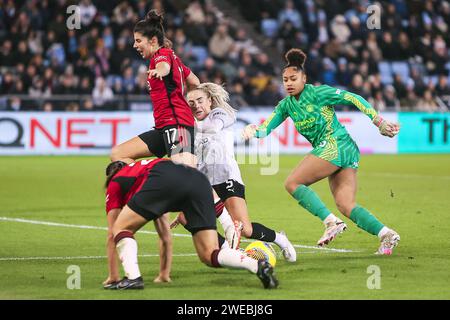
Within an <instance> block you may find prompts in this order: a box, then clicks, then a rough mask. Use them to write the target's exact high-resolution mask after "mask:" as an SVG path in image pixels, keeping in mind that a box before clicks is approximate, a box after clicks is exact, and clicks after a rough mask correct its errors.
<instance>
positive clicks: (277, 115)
mask: <svg viewBox="0 0 450 320" xmlns="http://www.w3.org/2000/svg"><path fill="white" fill-rule="evenodd" d="M335 105H347V106H350V105H354V106H356V107H357V108H358V109H359V110H361V111H362V112H364V113H365V114H366V115H367V116H368V117H369V118H370V119H371V120H373V118H374V117H375V116H376V115H377V112H376V110H375V109H374V108H372V106H371V105H370V104H369V103H368V102H367V101H366V100H365V99H364V98H363V97H361V96H359V95H357V94H354V93H351V92H348V91H345V90H341V89H336V88H333V87H330V86H328V85H321V86H313V85H311V84H306V85H305V88H304V89H303V91H302V93H301V94H300V97H299V99H298V100H297V99H296V98H295V97H294V96H287V97H285V98H284V99H283V100H281V101H280V102H279V103H278V105H277V107H276V108H275V110H274V112H273V113H272V114H271V115H270V116H269V118H267V120H266V121H265V122H264V123H263V124H262V125H261V126H259V128H258V130H257V131H256V137H258V138H263V137H265V136H267V135H269V134H270V133H271V132H272V130H274V129H275V128H276V127H278V126H279V125H280V124H281V123H282V122H283V121H284V120H286V118H287V117H290V118H291V119H292V121H293V122H294V125H295V128H296V129H297V131H298V132H299V133H300V134H301V135H302V136H304V137H305V138H306V139H307V140H308V141H309V142H310V143H311V144H312V146H313V147H314V148H316V147H317V146H318V145H319V144H320V143H321V142H322V141H324V140H325V141H326V140H329V139H330V138H335V139H338V138H343V137H344V136H349V135H348V133H347V130H346V129H345V127H344V126H343V125H341V124H340V123H339V121H338V119H337V117H336V113H335V111H334V106H335Z"/></svg>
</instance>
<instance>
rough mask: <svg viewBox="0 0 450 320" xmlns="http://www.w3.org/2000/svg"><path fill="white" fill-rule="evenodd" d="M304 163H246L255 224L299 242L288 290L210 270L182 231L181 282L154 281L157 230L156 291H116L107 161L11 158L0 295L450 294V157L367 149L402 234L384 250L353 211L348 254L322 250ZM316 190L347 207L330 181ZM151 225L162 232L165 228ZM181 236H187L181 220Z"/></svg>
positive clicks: (384, 217)
mask: <svg viewBox="0 0 450 320" xmlns="http://www.w3.org/2000/svg"><path fill="white" fill-rule="evenodd" d="M301 159H302V156H281V158H280V170H279V172H278V174H276V175H271V176H262V175H260V170H259V166H258V165H249V164H246V165H241V170H242V174H243V178H244V181H245V182H246V186H247V201H248V206H249V210H250V215H251V217H252V219H253V221H257V222H261V223H263V224H265V225H267V226H269V227H272V228H274V229H276V230H284V231H286V233H287V235H288V236H289V238H290V240H291V241H292V242H293V243H294V244H295V245H298V247H297V252H298V261H297V262H296V263H294V264H289V263H287V262H285V261H284V260H283V259H282V258H279V259H278V262H277V267H276V274H277V276H278V278H279V281H280V286H279V288H278V289H277V290H270V291H267V290H264V289H263V288H262V285H261V283H260V282H259V280H258V279H257V278H256V276H254V275H251V274H250V273H248V272H246V271H234V270H226V269H213V268H208V267H206V266H205V265H203V264H202V263H200V261H199V260H198V258H197V257H196V256H195V255H192V254H193V253H194V252H195V251H194V247H193V244H192V241H191V239H190V238H189V237H181V236H175V237H174V254H175V256H174V259H173V267H172V281H173V282H172V283H170V284H154V283H153V282H152V280H153V278H154V276H155V275H156V274H157V271H158V267H159V259H158V258H157V256H155V255H157V253H158V251H157V237H156V236H155V235H154V234H152V233H150V234H143V233H141V234H138V236H137V239H138V244H139V254H140V255H145V256H142V257H140V258H139V262H140V267H141V271H142V273H143V276H144V280H145V285H146V288H145V289H144V290H142V291H139V292H129V291H125V292H112V291H106V290H103V289H102V286H101V282H102V281H103V280H104V279H105V277H106V275H107V273H106V270H107V268H106V258H105V246H104V244H105V238H106V231H104V230H103V229H101V228H103V227H105V226H106V217H105V213H104V195H103V189H102V184H103V178H104V177H103V175H104V167H105V165H106V163H107V161H108V160H107V157H0V177H1V185H0V199H1V201H0V203H1V209H0V243H1V245H0V270H1V275H2V284H1V286H0V299H175V300H177V299H251V300H256V299H273V300H276V299H449V298H450V272H449V265H450V237H449V235H450V223H449V221H450V211H449V208H450V155H371V156H363V157H362V159H361V167H360V170H359V173H358V176H359V185H358V196H357V201H358V203H359V204H361V205H363V206H365V207H366V208H368V209H369V210H370V211H371V212H372V213H373V214H375V215H376V216H377V217H378V218H379V219H380V220H381V221H382V222H383V223H385V224H386V225H387V226H390V227H393V228H394V229H396V230H397V231H398V232H399V233H400V235H401V237H402V240H401V242H400V245H399V247H398V248H397V249H396V250H395V251H394V254H393V255H392V256H376V255H374V254H373V253H374V252H375V250H376V249H377V247H378V239H377V238H376V237H374V236H371V235H369V234H366V233H365V232H363V231H362V230H360V229H358V228H357V227H356V226H355V225H354V224H353V223H352V222H351V221H349V219H347V218H343V219H344V220H345V221H346V222H347V225H348V227H349V228H348V230H347V231H346V232H345V233H344V234H343V235H341V236H340V237H339V238H338V239H336V240H335V241H334V242H333V243H332V244H331V245H330V246H329V248H330V249H345V250H318V249H316V248H314V245H315V243H316V241H317V240H318V238H319V237H320V236H321V235H322V232H323V227H322V224H321V223H320V221H319V220H318V219H317V218H315V217H313V216H312V215H311V214H309V213H307V212H306V211H305V210H303V209H302V208H300V207H299V206H298V205H297V204H296V202H295V201H294V200H293V199H292V198H291V197H290V196H289V195H288V194H287V193H286V192H285V191H284V187H283V181H284V179H285V177H286V176H287V175H288V173H289V172H290V170H291V169H292V168H293V167H294V166H295V165H296V164H297V163H298V162H299V161H300V160H301ZM313 189H314V190H315V191H316V192H317V193H318V194H319V195H320V196H321V197H322V199H323V200H324V202H325V203H326V204H327V205H328V206H329V207H330V208H331V209H332V211H333V212H336V207H335V205H334V203H333V200H332V197H331V194H330V191H329V188H328V183H327V181H321V182H320V183H317V184H316V185H314V186H313ZM340 216H341V215H340ZM341 217H342V216H341ZM19 219H21V220H19ZM32 221H35V222H36V223H32ZM41 222H53V223H57V225H49V224H40V223H41ZM61 224H63V225H71V226H62V225H61ZM80 225H82V226H95V227H99V228H81V227H78V226H80ZM144 230H146V231H152V230H153V224H149V225H148V226H146V227H145V228H144ZM174 233H176V234H177V235H178V234H187V233H186V232H185V231H184V230H183V229H182V228H180V227H178V228H177V229H175V230H174ZM243 245H246V243H243ZM71 265H75V266H78V267H79V268H80V271H81V289H78V290H77V289H75V290H70V289H68V288H67V279H68V277H70V275H71V274H68V273H67V270H68V267H69V266H71ZM370 266H376V267H375V268H379V271H380V274H381V278H380V279H381V280H380V288H379V289H369V288H368V285H367V284H368V282H369V284H370V283H373V282H372V281H371V279H372V278H370V277H371V276H373V274H372V273H368V268H369V271H370V270H372V269H371V267H370ZM372 268H373V267H372Z"/></svg>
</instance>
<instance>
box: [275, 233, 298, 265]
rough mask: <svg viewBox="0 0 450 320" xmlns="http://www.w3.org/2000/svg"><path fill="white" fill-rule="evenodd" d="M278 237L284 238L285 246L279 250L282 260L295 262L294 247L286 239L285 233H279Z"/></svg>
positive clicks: (295, 253)
mask: <svg viewBox="0 0 450 320" xmlns="http://www.w3.org/2000/svg"><path fill="white" fill-rule="evenodd" d="M279 235H280V236H282V237H284V238H285V239H283V243H285V244H286V246H285V247H282V248H281V253H282V254H283V257H284V259H285V260H286V261H288V262H295V261H297V251H295V248H294V246H293V245H292V243H291V242H290V241H289V239H288V238H287V236H286V233H285V232H284V231H280V232H279Z"/></svg>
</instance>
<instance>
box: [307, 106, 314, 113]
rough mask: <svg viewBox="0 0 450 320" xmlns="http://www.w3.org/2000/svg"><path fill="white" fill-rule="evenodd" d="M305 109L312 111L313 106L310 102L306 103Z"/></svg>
mask: <svg viewBox="0 0 450 320" xmlns="http://www.w3.org/2000/svg"><path fill="white" fill-rule="evenodd" d="M306 111H308V112H313V111H314V106H313V105H312V104H308V105H307V106H306Z"/></svg>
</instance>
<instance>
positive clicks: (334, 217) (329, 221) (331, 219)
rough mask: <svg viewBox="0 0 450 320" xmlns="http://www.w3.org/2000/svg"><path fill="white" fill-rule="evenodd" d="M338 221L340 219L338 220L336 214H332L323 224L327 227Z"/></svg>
mask: <svg viewBox="0 0 450 320" xmlns="http://www.w3.org/2000/svg"><path fill="white" fill-rule="evenodd" d="M336 220H338V218H337V217H336V216H335V215H334V214H332V213H330V214H329V215H328V216H327V217H326V218H325V220H323V224H324V225H325V226H327V225H328V224H329V223H331V222H335V221H336Z"/></svg>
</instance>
